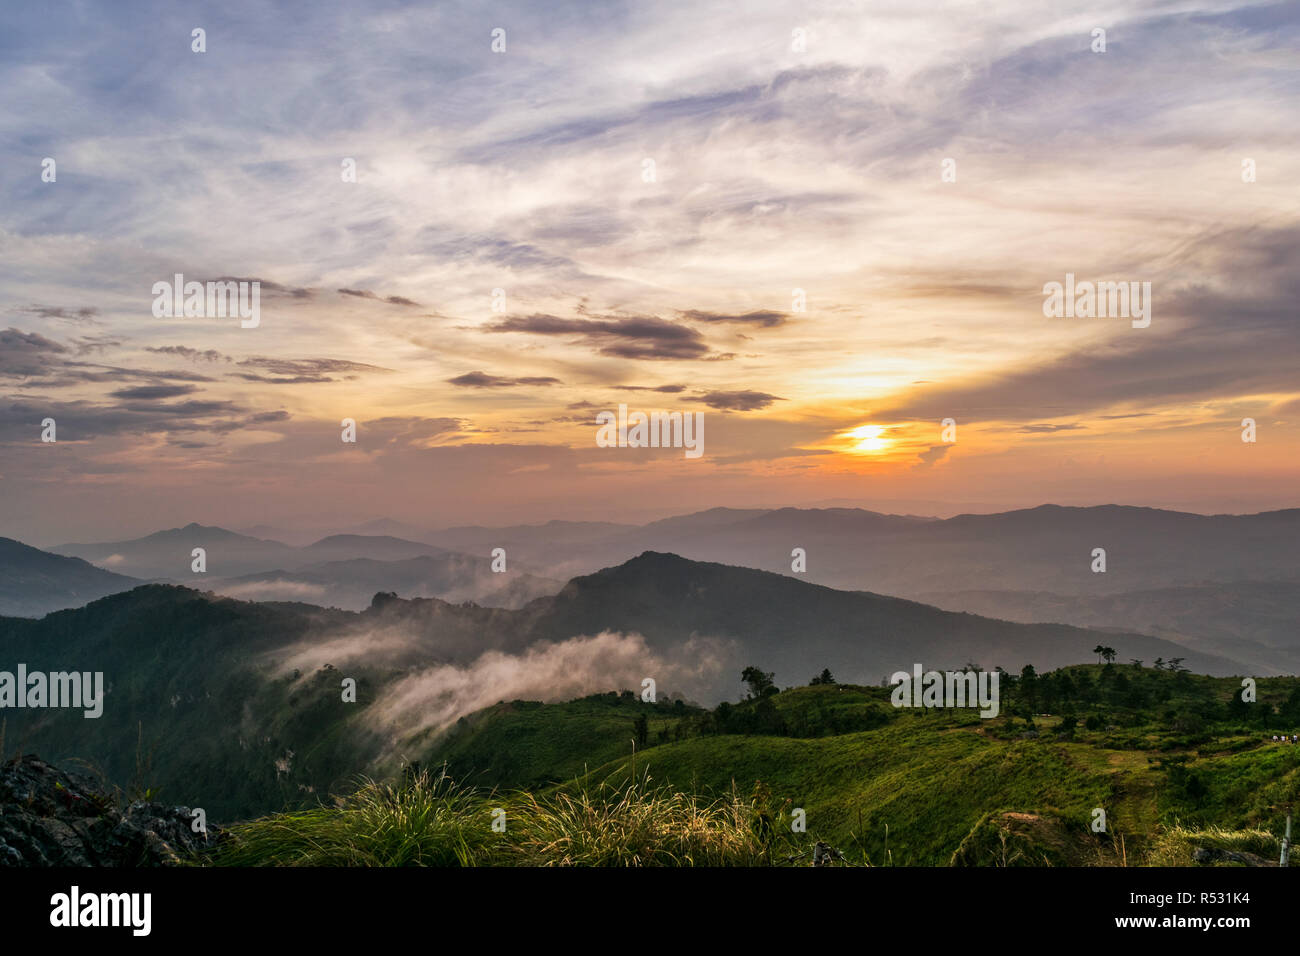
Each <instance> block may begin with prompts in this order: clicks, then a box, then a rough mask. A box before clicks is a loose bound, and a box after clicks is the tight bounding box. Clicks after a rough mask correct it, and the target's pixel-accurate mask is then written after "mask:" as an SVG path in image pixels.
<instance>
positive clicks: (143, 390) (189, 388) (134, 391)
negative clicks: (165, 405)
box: [109, 385, 198, 401]
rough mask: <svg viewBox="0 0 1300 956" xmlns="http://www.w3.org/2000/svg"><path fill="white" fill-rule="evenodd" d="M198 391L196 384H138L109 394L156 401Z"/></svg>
mask: <svg viewBox="0 0 1300 956" xmlns="http://www.w3.org/2000/svg"><path fill="white" fill-rule="evenodd" d="M197 391H198V388H197V387H196V386H194V385H137V386H135V387H133V388H119V389H118V390H117V391H115V392H109V395H111V396H113V397H114V398H131V399H145V400H146V401H154V400H155V399H162V398H180V397H181V396H182V395H191V394H193V393H194V392H197Z"/></svg>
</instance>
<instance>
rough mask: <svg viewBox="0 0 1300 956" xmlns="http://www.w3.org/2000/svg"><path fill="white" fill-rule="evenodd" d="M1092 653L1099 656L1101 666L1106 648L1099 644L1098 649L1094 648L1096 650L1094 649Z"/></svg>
mask: <svg viewBox="0 0 1300 956" xmlns="http://www.w3.org/2000/svg"><path fill="white" fill-rule="evenodd" d="M1092 652H1093V653H1094V654H1096V655H1097V663H1098V664H1100V663H1101V655H1102V654H1105V653H1106V648H1104V647H1102V646H1101V645H1100V644H1098V645H1097V646H1096V647H1094V648H1093V649H1092Z"/></svg>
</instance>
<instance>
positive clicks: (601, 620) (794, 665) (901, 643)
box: [524, 552, 1243, 685]
mask: <svg viewBox="0 0 1300 956" xmlns="http://www.w3.org/2000/svg"><path fill="white" fill-rule="evenodd" d="M524 610H525V612H528V613H531V614H533V615H534V616H535V620H534V621H533V622H531V623H530V625H529V633H530V634H531V635H532V636H534V637H537V638H543V639H549V640H556V639H560V638H559V635H572V634H594V633H598V632H600V631H602V630H611V631H620V632H635V633H638V634H641V635H643V636H644V637H645V638H646V640H647V643H648V644H649V645H650V646H651V647H652V648H671V647H678V648H680V647H684V646H685V645H686V644H687V643H688V641H689V640H690V639H691V638H692V637H711V638H720V639H723V640H727V641H730V642H732V643H734V644H735V645H736V646H737V647H738V649H739V652H740V653H741V655H742V656H743V657H744V663H746V664H750V663H752V664H757V665H759V666H761V667H763V669H765V670H773V671H775V672H776V679H777V683H778V684H783V685H784V684H794V683H802V682H803V681H805V680H807V678H808V677H810V676H811V675H812V674H814V673H816V672H817V671H818V670H820V669H821V668H823V667H829V668H830V669H831V670H832V671H833V672H835V673H836V674H843V675H844V679H845V680H847V681H849V682H852V683H860V684H876V683H879V682H880V681H881V680H882V679H886V678H888V677H889V675H890V674H892V673H894V672H895V671H899V670H907V671H910V670H911V669H912V665H913V664H914V663H921V664H923V665H924V666H925V667H926V668H957V667H960V666H962V665H963V664H965V663H967V662H971V663H974V664H976V665H977V666H980V667H983V668H985V669H992V668H994V667H996V666H1003V667H1006V668H1009V669H1011V668H1014V669H1015V670H1017V671H1018V670H1019V669H1020V668H1021V667H1022V666H1023V665H1024V664H1033V665H1034V666H1035V667H1036V668H1039V669H1046V668H1055V667H1060V666H1062V665H1064V664H1070V663H1077V662H1078V661H1080V660H1086V659H1087V658H1088V656H1089V655H1090V654H1091V649H1092V647H1093V646H1095V645H1096V644H1097V643H1099V642H1101V643H1106V644H1108V645H1110V646H1113V647H1115V648H1116V649H1117V650H1119V651H1120V653H1121V656H1122V657H1123V658H1124V659H1128V658H1129V657H1141V658H1146V659H1152V660H1154V658H1155V657H1166V658H1168V657H1171V656H1173V657H1183V658H1184V659H1185V661H1186V664H1187V666H1188V667H1190V668H1191V669H1192V670H1195V671H1197V672H1199V673H1208V674H1233V673H1241V672H1243V669H1242V667H1241V665H1239V664H1237V663H1235V662H1233V661H1230V660H1227V659H1225V658H1222V657H1218V656H1215V655H1209V654H1202V653H1197V652H1192V651H1189V650H1188V649H1187V648H1185V647H1183V646H1181V645H1178V644H1175V643H1173V642H1171V641H1166V640H1162V639H1160V638H1154V637H1150V636H1147V635H1141V634H1113V633H1111V634H1105V635H1102V634H1099V633H1098V632H1096V631H1087V630H1084V629H1082V628H1078V627H1072V626H1067V625H1059V624H1014V623H1009V622H1006V621H998V620H993V619H991V618H985V617H977V616H975V615H972V614H966V613H954V612H950V611H942V610H939V609H938V608H934V607H930V606H928V605H924V604H918V603H916V602H913V601H908V600H903V599H901V598H893V597H885V596H882V595H879V594H871V593H868V592H853V591H838V590H834V589H832V588H828V587H824V586H821V585H816V584H811V583H808V582H805V581H800V580H798V579H796V578H794V577H791V576H788V575H782V574H774V573H770V572H764V571H755V570H752V569H749V568H736V567H731V566H728V565H723V564H716V563H704V562H697V561H689V560H687V559H685V558H682V557H679V556H677V555H673V554H659V553H654V552H647V553H645V554H642V555H640V556H639V557H637V558H634V559H633V560H631V561H628V562H626V563H625V564H622V565H619V566H618V567H614V568H608V569H606V570H604V571H600V572H598V573H596V574H592V575H588V576H585V577H580V578H575V579H574V580H572V581H570V582H569V584H567V585H566V586H565V588H564V590H562V591H561V592H560V593H559V594H557V595H556V596H555V597H553V598H546V599H541V600H538V601H535V602H533V603H532V604H530V605H529V606H528V607H527V608H525V609H524ZM1103 636H1104V637H1105V641H1104V642H1103V641H1099V639H1100V638H1101V637H1103ZM737 659H739V658H737ZM810 667H812V668H813V669H812V670H811V671H809V670H808V668H810ZM805 671H808V673H805Z"/></svg>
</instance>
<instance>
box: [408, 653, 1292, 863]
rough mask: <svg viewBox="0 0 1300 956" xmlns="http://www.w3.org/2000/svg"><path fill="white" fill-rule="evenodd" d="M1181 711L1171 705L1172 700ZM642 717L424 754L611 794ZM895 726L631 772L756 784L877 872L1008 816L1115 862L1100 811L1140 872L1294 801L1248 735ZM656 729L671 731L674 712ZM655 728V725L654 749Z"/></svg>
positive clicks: (956, 718) (707, 785)
mask: <svg viewBox="0 0 1300 956" xmlns="http://www.w3.org/2000/svg"><path fill="white" fill-rule="evenodd" d="M1078 670H1079V671H1080V672H1082V671H1086V670H1088V669H1087V668H1079V669H1078ZM1091 670H1092V673H1094V674H1095V673H1097V669H1096V668H1092V669H1091ZM1169 680H1171V681H1172V678H1169ZM1189 680H1190V681H1192V682H1193V683H1192V684H1189V685H1187V686H1189V687H1193V688H1194V689H1195V690H1196V691H1197V692H1198V693H1204V692H1212V693H1215V694H1217V695H1219V696H1221V697H1222V698H1223V699H1226V698H1227V697H1228V696H1229V695H1230V694H1231V693H1232V692H1233V691H1234V689H1235V688H1236V687H1237V683H1236V682H1235V681H1234V680H1232V679H1215V678H1199V677H1197V678H1189ZM1292 686H1294V681H1293V680H1286V679H1278V680H1277V681H1273V682H1263V683H1261V685H1260V687H1261V699H1262V700H1269V699H1272V700H1275V701H1276V700H1280V699H1282V698H1283V697H1284V696H1285V695H1286V693H1288V692H1289V690H1290V688H1291V687H1292ZM886 697H887V692H886V691H884V690H882V689H879V688H841V687H838V686H831V687H805V688H797V689H794V690H791V691H786V692H784V693H782V694H780V695H778V696H777V697H776V698H775V703H776V704H777V707H778V709H779V710H780V711H781V712H782V714H783V715H784V716H786V717H787V719H791V718H796V717H797V716H798V715H800V714H803V713H807V712H809V711H817V712H820V713H821V714H823V715H826V714H833V713H835V712H837V711H844V712H849V711H853V710H860V709H862V708H867V707H877V708H887V709H889V710H890V711H892V708H889V707H888V705H887V704H886V703H885V700H886ZM1177 704H1178V700H1177V698H1176V697H1175V698H1174V699H1173V700H1172V701H1171V702H1169V705H1171V706H1175V707H1176V706H1177ZM643 707H645V705H641V704H640V703H639V702H633V701H613V702H612V703H605V702H600V701H597V702H595V703H593V702H592V700H591V699H588V700H587V701H583V702H571V703H569V704H557V705H545V706H543V705H537V704H534V705H531V706H528V707H524V708H520V707H518V706H515V707H513V708H511V709H509V710H505V709H502V708H496V709H495V710H494V712H492V713H489V714H486V715H479V723H478V724H477V725H476V726H472V727H469V728H467V729H466V730H464V731H463V732H462V734H461V735H460V736H459V737H458V738H457V739H455V740H454V741H453V742H451V743H449V744H447V745H444V747H443V748H442V749H440V750H438V751H435V753H434V755H433V756H434V758H435V759H447V760H448V761H449V766H451V767H452V769H453V770H455V771H457V772H458V773H459V774H460V775H461V779H466V778H465V776H464V774H465V772H466V771H467V770H468V769H469V768H476V769H477V770H479V771H481V772H480V773H477V774H474V775H473V776H472V777H471V778H470V779H469V781H468V782H471V783H476V784H479V785H482V784H483V783H491V784H493V785H497V786H502V787H507V788H513V787H524V786H528V787H536V786H537V785H538V784H539V783H541V782H542V781H543V780H547V779H549V780H564V779H566V778H570V777H572V776H574V775H576V774H579V773H581V765H582V764H584V763H585V764H587V765H589V766H590V767H592V768H594V769H592V770H591V771H590V772H589V773H588V774H587V775H586V777H585V779H584V781H583V783H584V784H587V785H590V784H591V783H593V782H595V781H601V780H610V781H612V782H614V783H615V784H619V783H622V782H625V781H626V780H627V778H628V774H629V772H630V771H631V768H632V761H631V759H630V753H629V752H630V750H631V744H630V741H629V740H628V738H629V737H630V736H631V733H630V730H631V719H632V717H633V716H634V714H635V713H636V712H637V711H638V709H639V708H643ZM892 716H893V719H892V720H891V721H890V722H889V723H888V724H887V725H886V726H884V727H881V728H879V729H874V730H868V731H864V732H859V733H848V734H840V735H835V736H827V737H820V738H811V739H798V738H790V737H767V736H730V735H722V736H708V737H692V738H690V739H686V740H683V741H681V742H677V743H667V744H661V745H658V746H651V747H649V748H648V749H644V750H643V751H642V752H641V753H640V754H638V755H637V757H636V774H637V776H638V777H641V776H643V775H644V774H645V773H647V772H648V773H649V774H650V776H651V778H652V779H653V780H654V781H655V782H656V783H658V784H665V783H666V784H670V785H671V786H672V787H674V788H677V789H681V790H685V791H689V792H693V793H700V794H704V795H706V796H707V795H723V794H726V793H728V792H730V791H731V790H732V788H733V786H734V787H735V788H736V789H738V790H739V791H741V792H742V793H745V794H748V793H749V792H750V791H751V790H752V788H753V787H754V785H755V783H756V782H758V781H761V782H762V783H763V784H765V785H766V786H767V787H768V788H770V790H771V791H772V794H773V796H774V797H775V798H776V800H777V802H778V803H779V804H780V803H784V805H785V806H786V807H787V808H796V807H797V808H802V809H804V810H805V811H806V813H807V821H808V835H809V836H810V837H815V838H820V839H826V840H828V841H829V842H831V843H833V844H835V845H837V846H840V847H841V848H843V849H845V850H848V851H852V852H854V853H855V854H856V855H858V856H859V858H862V857H863V856H865V858H866V859H869V860H871V861H872V862H874V863H880V862H883V861H885V860H887V859H892V860H893V861H894V862H895V863H900V864H912V865H936V864H947V863H948V862H950V861H951V859H952V857H953V854H954V852H955V851H956V850H957V849H958V847H959V846H961V845H962V843H963V840H965V839H966V838H967V837H968V836H970V835H971V834H972V831H974V830H976V829H977V828H979V827H981V826H987V825H988V821H989V820H990V819H992V818H997V817H998V815H999V814H1004V813H1005V812H1007V811H1011V812H1014V813H1017V814H1033V815H1038V816H1043V817H1046V818H1049V819H1050V820H1052V821H1056V822H1055V823H1054V824H1053V826H1054V827H1055V835H1056V837H1061V838H1060V839H1055V838H1054V837H1053V838H1049V837H1048V836H1044V835H1043V833H1041V832H1040V833H1038V836H1037V837H1036V838H1035V839H1036V841H1037V843H1038V844H1039V846H1037V847H1036V848H1035V852H1038V853H1039V854H1040V856H1042V857H1043V858H1045V859H1046V860H1047V861H1049V862H1081V861H1085V862H1086V861H1087V857H1088V856H1089V855H1090V854H1091V855H1092V857H1093V860H1092V861H1093V862H1096V861H1098V860H1114V859H1115V857H1116V854H1117V853H1119V852H1120V847H1119V845H1118V844H1114V843H1112V842H1111V840H1110V839H1098V838H1095V837H1093V836H1092V835H1091V831H1090V830H1089V827H1088V824H1089V821H1090V820H1091V819H1092V811H1093V808H1095V807H1102V808H1104V809H1105V810H1106V813H1107V817H1108V824H1109V826H1108V830H1109V833H1110V835H1111V836H1112V837H1114V836H1115V835H1117V834H1123V835H1124V844H1123V852H1124V853H1126V854H1128V855H1129V857H1130V859H1129V862H1136V861H1137V856H1138V855H1140V854H1142V853H1143V852H1145V850H1146V849H1147V848H1148V846H1149V845H1150V842H1151V840H1152V839H1153V838H1154V837H1155V836H1156V834H1157V833H1158V832H1160V831H1161V829H1162V828H1165V827H1172V826H1174V825H1176V824H1179V823H1184V824H1188V825H1191V826H1195V827H1201V826H1219V827H1226V828H1230V829H1236V828H1242V827H1253V826H1263V827H1265V828H1275V827H1276V825H1277V823H1278V821H1279V819H1280V816H1279V813H1278V812H1277V810H1276V809H1275V807H1276V806H1278V805H1280V804H1281V803H1283V802H1284V801H1286V800H1290V799H1294V797H1295V796H1296V794H1297V791H1298V790H1300V747H1291V746H1283V745H1274V744H1272V743H1267V742H1263V740H1262V738H1263V736H1264V734H1263V732H1261V731H1259V730H1257V729H1254V728H1239V727H1233V726H1231V725H1229V724H1225V725H1222V726H1219V727H1215V728H1211V730H1212V732H1211V733H1208V734H1203V735H1202V737H1204V738H1206V739H1199V741H1198V742H1191V743H1189V741H1188V738H1186V737H1185V736H1181V737H1180V736H1178V735H1176V734H1174V733H1172V732H1169V731H1166V730H1164V729H1162V728H1161V727H1160V726H1158V722H1157V723H1151V724H1146V725H1142V726H1135V727H1123V728H1122V729H1120V728H1116V727H1114V726H1113V725H1111V727H1110V729H1098V730H1097V731H1093V732H1088V731H1085V730H1084V729H1083V728H1082V726H1080V728H1079V731H1078V732H1077V733H1076V735H1075V739H1073V740H1071V739H1064V738H1062V739H1058V738H1057V736H1056V735H1055V734H1054V733H1052V729H1053V727H1054V726H1055V725H1056V724H1058V723H1059V719H1057V718H1039V719H1038V722H1037V726H1038V729H1039V731H1040V733H1041V736H1039V737H1037V738H1033V739H1021V737H1020V733H1021V732H1023V724H1021V725H1019V726H1018V728H1017V729H1016V730H1009V729H1008V728H1007V727H1006V718H1005V717H1000V718H998V719H995V720H993V721H982V720H980V719H979V718H978V717H975V716H973V715H971V714H969V713H959V714H954V713H953V712H943V711H930V712H922V711H898V712H893V713H892ZM663 722H664V723H665V724H670V723H671V722H672V717H671V715H670V716H669V717H667V718H664V719H663ZM656 729H657V724H656V719H655V718H654V716H653V715H652V719H651V740H652V741H653V740H654V739H655V736H656V734H655V731H656ZM1278 729H1282V728H1278ZM611 755H613V756H611ZM1179 756H1183V757H1186V758H1187V761H1188V762H1187V764H1186V767H1187V769H1188V770H1189V771H1190V772H1192V773H1193V774H1195V775H1196V776H1197V777H1198V778H1199V779H1200V780H1201V781H1202V782H1203V783H1204V792H1203V793H1197V794H1196V795H1195V796H1189V795H1188V794H1187V793H1186V792H1184V791H1183V790H1181V789H1180V788H1178V787H1177V786H1175V785H1174V784H1173V783H1171V781H1170V776H1169V772H1168V770H1167V768H1165V767H1162V766H1161V765H1160V761H1161V760H1162V759H1168V758H1171V757H1174V758H1176V757H1179ZM602 760H604V761H606V762H604V764H603V765H601V764H602ZM560 771H562V772H560ZM574 786H575V784H572V783H570V784H567V785H566V784H561V789H566V788H567V789H568V790H570V791H571V790H572V789H573V788H574ZM786 801H788V802H786ZM786 819H787V821H788V819H789V818H786ZM886 825H888V840H887V841H886V836H885V828H886ZM1040 829H1041V828H1040ZM1062 834H1064V836H1063V837H1062V836H1061V835H1062ZM1054 841H1055V843H1056V844H1061V845H1051V844H1053V842H1054ZM1029 855H1031V856H1032V853H1031V854H1029Z"/></svg>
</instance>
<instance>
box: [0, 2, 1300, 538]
mask: <svg viewBox="0 0 1300 956" xmlns="http://www.w3.org/2000/svg"><path fill="white" fill-rule="evenodd" d="M195 29H202V30H203V31H204V33H203V41H204V42H203V46H204V50H203V52H196V51H195V50H194V49H193V47H194V45H195V44H196V40H195V39H194V35H193V31H194V30H195ZM1099 30H1100V31H1104V51H1103V50H1099V49H1098V46H1099V38H1098V36H1097V35H1096V31H1099ZM494 47H495V49H494ZM1298 53H1300V4H1297V3H1287V4H1267V3H1261V4H1256V3H1239V2H1212V0H1202V2H1123V3H1114V2H1110V3H1100V4H1093V5H1084V4H1075V3H1058V2H1033V3H1025V2H1014V0H1013V2H999V3H996V4H995V3H988V2H974V3H927V2H919V0H909V2H899V3H841V2H816V0H813V2H800V3H792V2H784V3H778V2H754V3H745V4H743V5H742V4H735V3H718V2H711V0H692V2H690V3H678V2H656V3H635V4H633V3H587V2H583V3H566V2H550V0H548V2H547V3H545V4H543V3H539V2H536V0H533V2H527V3H524V2H513V3H512V2H505V3H490V4H487V3H481V2H479V3H424V4H407V3H393V2H375V3H367V4H364V5H362V4H342V3H337V2H328V0H323V2H310V3H284V4H276V5H274V6H272V5H262V4H252V3H241V2H223V3H220V4H202V3H195V4H184V5H177V4H173V3H162V2H160V3H140V2H123V3H113V4H89V3H60V2H47V3H43V4H22V5H18V4H9V5H5V6H4V7H3V9H2V10H0V88H3V89H4V90H5V94H6V95H5V96H4V98H3V100H2V101H0V535H5V536H10V537H16V538H19V539H21V540H25V541H29V542H32V543H38V544H45V545H51V544H55V543H59V542H63V541H70V540H75V541H88V540H104V539H112V538H118V537H129V536H134V535H137V534H143V533H148V532H150V531H154V530H158V529H160V528H166V527H174V526H178V525H182V524H187V523H189V522H191V521H198V522H200V523H204V524H220V525H223V526H226V527H235V528H238V527H249V526H253V525H259V524H267V525H272V526H281V527H286V528H292V527H325V526H328V527H335V528H343V527H347V526H350V525H353V524H356V523H358V522H362V521H365V520H368V519H373V518H379V517H391V518H396V519H400V520H403V521H407V522H412V523H414V524H416V525H418V526H424V527H439V526H446V525H458V524H505V523H514V522H537V521H545V520H549V519H556V518H559V519H592V520H596V519H600V520H616V521H643V520H650V519H653V518H656V517H660V516H663V515H667V514H678V513H683V512H688V511H693V510H699V509H703V508H708V507H714V506H718V505H731V506H737V507H763V506H773V507H776V506H789V505H795V506H817V505H824V504H828V503H835V504H853V505H857V506H861V507H868V508H873V509H875V510H881V511H900V512H909V513H926V514H952V513H959V512H961V511H971V510H979V511H994V510H1007V509H1011V508H1018V507H1033V506H1035V505H1038V504H1042V503H1045V502H1054V503H1059V504H1079V505H1087V504H1101V503H1107V502H1117V503H1121V504H1137V505H1148V506H1153V507H1166V508H1178V509H1182V510H1190V511H1200V512H1205V513H1215V512H1255V511H1261V510H1269V509H1275V508H1286V507H1295V506H1297V505H1300V498H1298V496H1297V487H1298V485H1297V478H1300V429H1298V427H1297V426H1298V424H1300V338H1298V336H1297V301H1298V293H1300V149H1298V148H1297V147H1298V146H1300V125H1298V124H1297V123H1296V122H1295V119H1296V117H1297V116H1300V55H1297V54H1298ZM46 160H53V161H54V175H53V181H47V180H49V179H50V176H49V174H48V172H47V169H48V166H49V164H48V163H47V162H46ZM350 163H351V164H352V165H353V166H354V168H355V176H354V177H351V178H353V179H354V180H355V181H349V178H350V177H349V176H348V175H347V170H348V168H349V164H350ZM1248 166H1249V167H1250V169H1251V170H1253V175H1248V174H1247V172H1246V167H1248ZM177 273H180V274H182V275H183V276H184V277H185V279H186V280H187V281H199V282H206V281H209V280H216V279H221V278H233V279H244V280H247V281H253V280H257V281H258V282H259V283H260V296H261V298H260V316H259V322H258V324H257V326H256V327H254V328H244V327H242V324H241V322H240V321H239V319H238V318H229V317H222V316H214V315H199V316H189V317H186V316H184V315H180V316H174V317H172V316H162V317H159V316H156V315H155V314H154V309H153V305H154V298H155V295H154V292H153V287H154V284H155V283H157V282H160V281H163V282H170V281H171V280H172V277H173V276H174V275H175V274H177ZM1067 274H1071V275H1073V276H1075V277H1076V280H1077V281H1080V282H1082V281H1085V280H1086V281H1115V282H1125V283H1128V282H1137V283H1148V282H1149V283H1150V313H1149V318H1150V322H1149V324H1147V325H1146V326H1145V327H1135V322H1134V321H1130V318H1128V317H1125V316H1106V317H1087V316H1073V317H1067V316H1054V315H1048V314H1045V309H1044V301H1045V298H1046V296H1045V294H1044V287H1045V285H1046V284H1048V283H1051V282H1061V283H1064V282H1065V281H1066V279H1065V277H1066V275H1067ZM1138 324H1140V323H1138ZM620 404H625V405H627V406H628V407H629V409H631V410H632V411H637V410H640V411H645V412H651V411H663V412H681V413H686V414H689V413H701V414H702V420H703V428H704V431H703V448H704V452H703V454H702V455H700V456H699V457H698V458H692V457H688V456H686V455H685V454H683V450H682V449H680V448H656V449H651V448H631V447H601V446H600V445H599V444H598V443H597V440H596V438H597V425H596V416H597V415H598V414H599V413H600V412H602V411H615V410H617V408H618V406H619V405H620ZM47 418H52V419H54V421H55V423H56V425H55V428H56V432H55V438H56V440H55V441H52V442H50V441H42V433H43V430H44V429H43V426H42V422H43V421H45V420H46V419H47ZM1247 418H1250V419H1253V420H1254V422H1255V429H1256V431H1255V439H1256V440H1255V441H1253V442H1244V441H1242V434H1243V424H1242V423H1243V419H1247ZM344 419H352V420H354V421H355V422H356V441H355V442H345V441H343V440H342V437H343V435H342V432H343V428H342V425H341V423H342V421H343V420H344ZM945 419H952V420H953V422H955V425H956V428H955V433H954V432H953V431H951V430H950V431H949V433H948V434H947V435H945V434H944V429H943V424H942V423H943V421H944V420H945ZM954 438H955V440H949V439H954Z"/></svg>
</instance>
